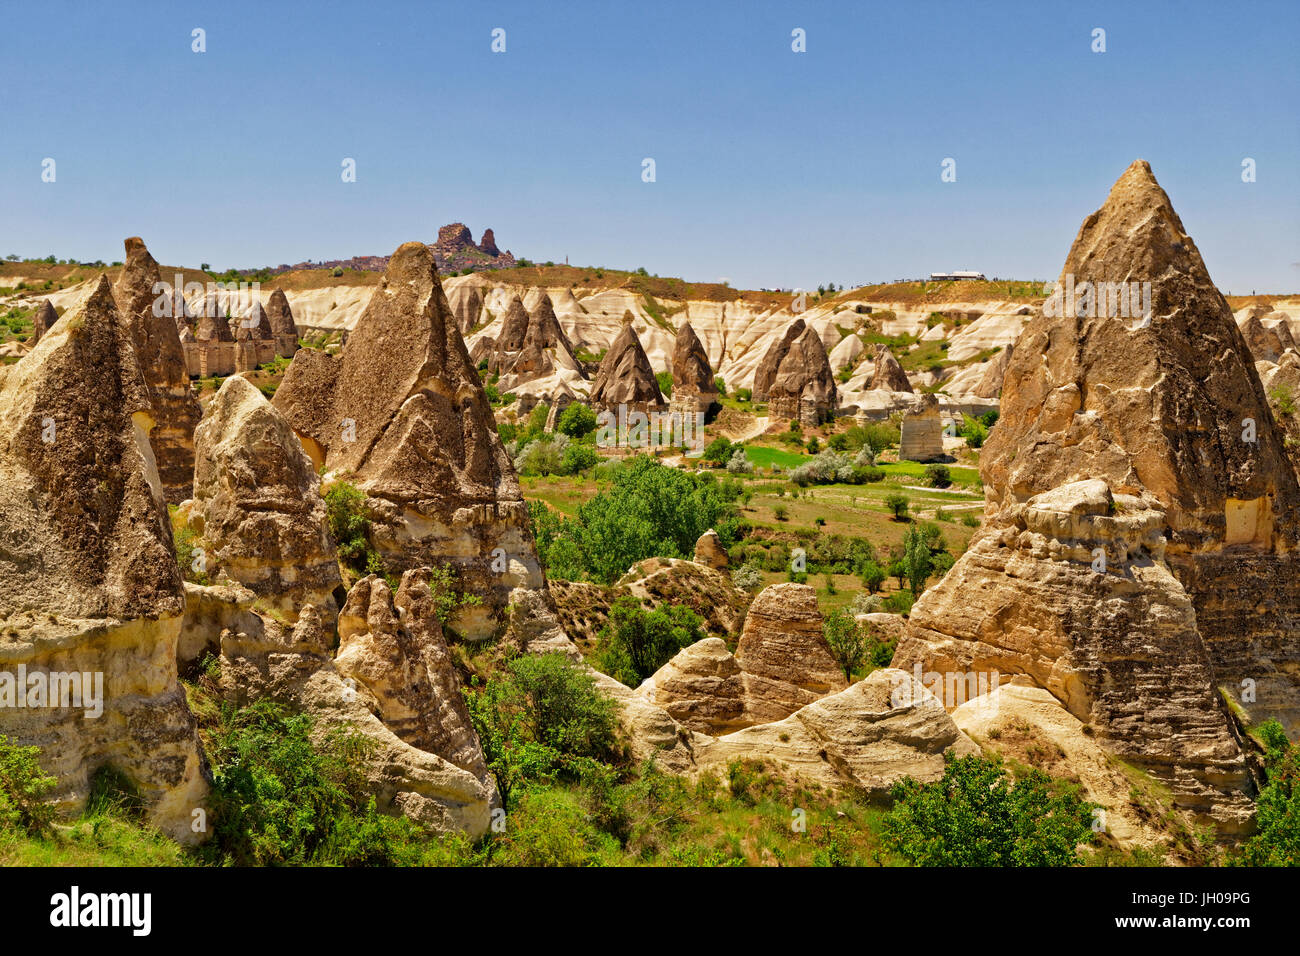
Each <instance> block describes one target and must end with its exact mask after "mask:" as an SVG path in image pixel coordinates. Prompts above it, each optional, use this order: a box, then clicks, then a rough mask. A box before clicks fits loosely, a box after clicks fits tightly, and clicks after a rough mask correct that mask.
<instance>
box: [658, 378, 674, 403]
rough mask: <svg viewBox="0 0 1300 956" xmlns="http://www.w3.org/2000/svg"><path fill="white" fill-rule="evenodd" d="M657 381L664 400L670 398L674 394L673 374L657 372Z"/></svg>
mask: <svg viewBox="0 0 1300 956" xmlns="http://www.w3.org/2000/svg"><path fill="white" fill-rule="evenodd" d="M655 381H656V382H658V383H659V391H661V392H663V396H664V398H668V397H670V396H671V395H672V394H673V373H672V372H656V373H655Z"/></svg>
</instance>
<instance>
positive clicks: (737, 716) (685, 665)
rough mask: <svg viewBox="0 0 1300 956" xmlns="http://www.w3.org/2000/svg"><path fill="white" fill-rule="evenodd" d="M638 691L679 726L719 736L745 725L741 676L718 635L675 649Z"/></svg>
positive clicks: (747, 723) (743, 680)
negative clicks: (681, 648) (670, 658)
mask: <svg viewBox="0 0 1300 956" xmlns="http://www.w3.org/2000/svg"><path fill="white" fill-rule="evenodd" d="M637 694H638V695H639V696H642V697H645V698H646V699H648V700H651V701H653V702H654V703H655V704H658V705H659V706H660V707H662V708H663V709H664V710H666V711H667V712H668V714H669V715H670V716H671V717H672V718H673V720H675V721H677V722H678V723H679V724H681V725H682V726H683V727H687V728H689V729H691V730H693V731H696V732H697V733H702V734H709V735H711V736H718V735H721V734H726V733H730V732H731V731H733V730H739V729H740V728H742V727H747V726H749V725H750V724H751V723H753V721H752V720H748V719H746V709H747V708H746V700H747V698H746V693H745V679H744V675H743V674H742V673H741V670H740V664H739V663H737V661H736V658H735V657H733V656H732V654H731V652H730V651H728V650H727V644H726V642H725V641H723V640H722V638H720V637H706V638H705V639H704V640H702V641H697V642H696V643H694V644H692V645H691V646H690V647H687V648H685V649H683V650H681V651H679V652H678V653H677V654H676V655H674V656H673V659H672V660H670V661H669V662H668V663H667V664H665V665H664V666H663V667H661V668H659V670H657V671H655V673H654V676H653V677H651V678H649V679H648V680H647V681H646V682H645V683H644V684H642V685H641V686H640V687H639V688H637Z"/></svg>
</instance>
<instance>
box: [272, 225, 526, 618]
mask: <svg viewBox="0 0 1300 956" xmlns="http://www.w3.org/2000/svg"><path fill="white" fill-rule="evenodd" d="M274 405H275V407H276V408H277V409H279V410H280V411H281V412H282V413H283V414H284V415H285V417H286V418H287V419H288V420H289V423H290V425H291V426H292V427H293V429H294V431H295V432H296V433H297V434H298V435H299V437H300V439H301V440H302V441H303V443H304V446H305V447H306V448H307V450H308V453H309V454H310V455H311V456H312V457H313V459H314V460H315V461H316V462H318V463H319V464H323V465H324V466H325V468H326V469H327V470H328V471H329V472H332V473H333V474H334V475H336V476H341V477H346V478H347V479H348V480H349V481H352V482H354V483H355V484H356V485H357V487H359V488H360V489H361V490H362V491H363V492H365V494H366V495H367V496H368V499H369V501H368V503H367V504H368V508H369V511H370V515H371V529H372V535H371V536H372V542H371V543H372V545H373V546H374V547H375V548H376V550H377V551H378V552H379V553H380V555H381V556H382V558H383V560H384V562H385V564H386V565H387V566H388V567H389V568H390V569H394V570H404V569H407V568H412V567H421V566H434V565H443V564H447V565H450V566H451V567H452V568H453V570H454V571H455V573H456V577H457V586H458V588H460V589H463V590H465V591H468V592H470V593H473V594H476V595H479V596H480V597H481V598H482V604H481V605H478V606H462V607H461V608H460V609H459V610H458V612H457V613H456V615H455V616H454V617H453V618H452V620H451V622H450V626H451V627H452V628H453V629H454V630H455V631H456V632H457V633H460V634H462V635H464V636H467V637H486V636H488V635H490V634H492V633H494V632H495V631H496V630H497V628H498V624H499V621H500V619H501V616H502V615H501V612H502V611H503V610H504V608H505V607H506V605H507V604H509V603H510V602H511V600H512V598H511V593H512V591H514V590H515V589H517V588H541V587H543V586H544V578H543V575H542V570H541V567H540V565H539V564H538V561H537V555H536V550H535V548H534V546H533V542H532V538H531V535H530V533H529V531H528V522H527V508H526V506H525V504H524V501H523V498H522V496H521V494H520V491H519V483H518V480H517V478H516V477H515V473H514V469H513V467H512V466H511V463H510V459H509V457H508V456H507V455H506V452H505V448H504V447H503V446H502V444H501V439H500V438H499V437H498V435H497V432H496V427H495V423H494V421H493V418H492V410H491V406H490V405H489V404H488V400H487V396H486V395H485V394H484V392H483V387H482V385H481V383H480V381H479V377H478V374H477V372H476V371H475V369H474V366H473V365H472V364H471V363H470V359H469V355H468V354H467V353H466V350H465V343H464V341H463V340H462V339H461V336H460V332H459V331H457V329H456V326H455V322H454V319H453V318H452V316H451V314H450V311H449V310H448V308H447V303H446V299H445V298H444V297H443V294H442V287H441V285H440V284H439V281H438V276H437V272H436V270H435V269H434V264H433V256H432V253H431V252H430V251H429V249H428V247H427V246H425V245H424V244H423V243H407V244H405V245H403V246H401V247H400V248H399V249H398V250H397V251H396V252H395V253H394V254H393V256H392V258H391V260H390V261H389V266H388V270H387V272H385V273H384V279H383V282H382V284H381V285H380V287H379V288H378V289H377V290H376V292H375V293H374V296H373V298H372V299H371V302H370V305H368V306H367V307H366V312H365V314H364V315H363V316H362V318H361V320H360V322H359V323H358V325H357V329H356V331H355V333H354V334H353V335H352V336H351V338H350V339H349V341H348V343H347V345H346V346H345V347H344V348H343V350H342V352H341V353H340V355H339V356H338V357H337V358H335V357H332V356H330V355H327V354H325V353H322V352H315V351H311V350H303V351H300V352H299V353H298V354H297V355H296V356H295V357H294V361H293V364H292V365H291V366H290V367H289V371H288V372H287V373H286V375H285V379H284V382H283V384H281V386H280V387H279V389H278V390H277V391H276V394H275V399H274Z"/></svg>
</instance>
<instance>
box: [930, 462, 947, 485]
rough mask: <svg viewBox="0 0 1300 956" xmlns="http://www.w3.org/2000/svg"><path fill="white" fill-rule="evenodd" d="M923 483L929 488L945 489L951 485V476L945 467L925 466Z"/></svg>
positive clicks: (936, 465)
mask: <svg viewBox="0 0 1300 956" xmlns="http://www.w3.org/2000/svg"><path fill="white" fill-rule="evenodd" d="M925 483H926V484H927V485H929V486H930V487H931V488H947V487H948V486H949V485H951V484H952V474H951V472H949V471H948V466H947V465H938V464H933V465H926V466H925Z"/></svg>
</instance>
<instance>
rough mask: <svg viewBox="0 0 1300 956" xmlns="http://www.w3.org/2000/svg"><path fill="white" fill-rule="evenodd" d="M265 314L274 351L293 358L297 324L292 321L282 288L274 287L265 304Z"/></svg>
mask: <svg viewBox="0 0 1300 956" xmlns="http://www.w3.org/2000/svg"><path fill="white" fill-rule="evenodd" d="M266 315H267V318H268V319H269V321H270V323H271V336H272V338H274V339H275V351H276V354H277V355H279V356H280V357H281V358H293V356H294V353H295V352H297V351H298V326H297V324H296V323H295V322H294V321H293V311H292V310H291V309H290V308H289V299H288V297H287V296H286V295H285V294H284V290H282V289H276V290H275V291H274V292H272V293H271V298H270V300H269V301H268V302H267V304H266Z"/></svg>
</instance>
